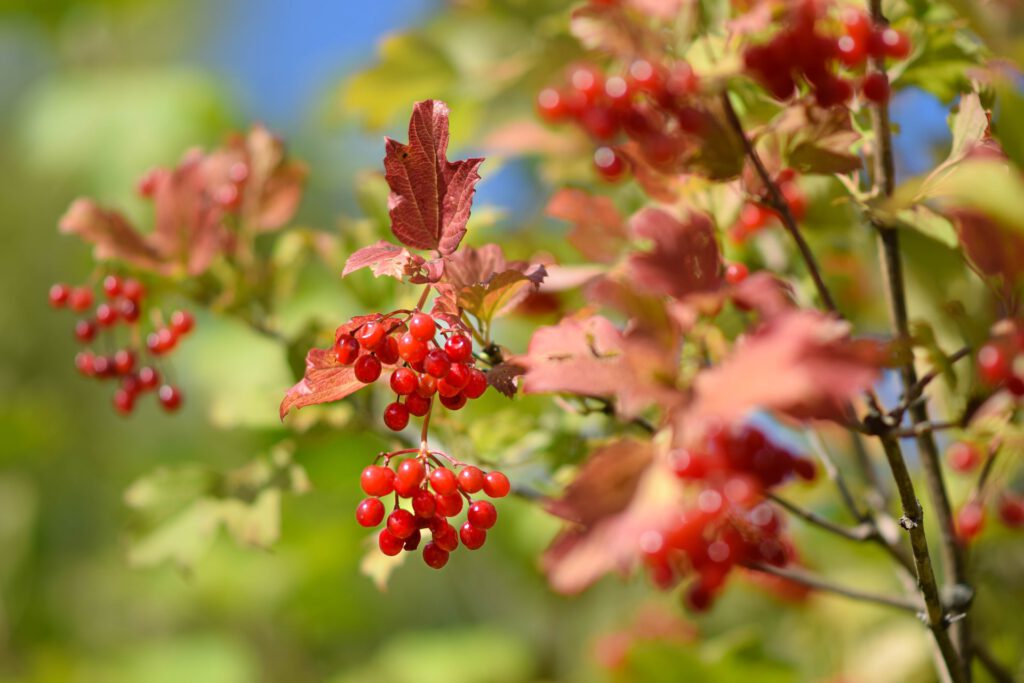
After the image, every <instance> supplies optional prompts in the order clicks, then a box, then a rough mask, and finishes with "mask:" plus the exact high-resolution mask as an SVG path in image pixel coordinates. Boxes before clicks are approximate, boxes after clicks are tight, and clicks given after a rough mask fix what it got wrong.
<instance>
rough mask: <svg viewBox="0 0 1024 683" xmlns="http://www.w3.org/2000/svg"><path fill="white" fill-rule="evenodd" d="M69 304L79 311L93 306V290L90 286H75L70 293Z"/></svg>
mask: <svg viewBox="0 0 1024 683" xmlns="http://www.w3.org/2000/svg"><path fill="white" fill-rule="evenodd" d="M68 306H70V307H71V310H72V311H75V312H77V313H81V312H82V311H85V310H87V309H89V308H92V290H91V289H89V288H88V287H75V288H74V289H72V290H71V293H70V294H69V295H68Z"/></svg>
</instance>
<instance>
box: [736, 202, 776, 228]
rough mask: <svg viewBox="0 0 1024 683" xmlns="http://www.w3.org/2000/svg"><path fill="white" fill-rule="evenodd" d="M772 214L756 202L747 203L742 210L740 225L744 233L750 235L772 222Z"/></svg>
mask: <svg viewBox="0 0 1024 683" xmlns="http://www.w3.org/2000/svg"><path fill="white" fill-rule="evenodd" d="M771 217H772V214H771V213H770V212H768V211H767V210H765V208H764V207H763V206H761V205H760V204H757V203H755V202H747V203H746V204H744V205H743V208H742V209H740V225H741V226H743V229H744V232H745V233H747V234H750V233H752V232H756V231H757V230H758V229H759V228H762V227H764V226H765V224H767V223H768V221H770V220H771Z"/></svg>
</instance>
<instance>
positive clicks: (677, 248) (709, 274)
mask: <svg viewBox="0 0 1024 683" xmlns="http://www.w3.org/2000/svg"><path fill="white" fill-rule="evenodd" d="M629 224H630V229H631V230H632V232H633V234H634V235H635V236H636V237H640V238H646V239H650V240H651V241H652V242H653V243H654V249H653V250H651V251H649V252H642V253H638V254H634V255H632V256H630V257H629V260H628V262H627V266H628V270H629V274H630V276H631V277H632V279H633V280H634V282H636V284H637V285H638V286H639V287H640V288H641V289H644V290H647V291H648V292H651V293H654V294H665V295H668V296H672V297H675V298H677V299H678V298H682V297H685V296H686V295H688V294H696V293H700V292H708V291H712V290H715V289H717V288H718V287H719V286H720V285H721V282H722V277H721V271H722V258H721V254H720V253H719V249H718V243H717V242H716V241H715V230H714V226H713V225H712V223H711V220H710V219H709V218H708V217H707V216H706V215H704V214H699V213H692V214H690V215H689V216H687V218H686V220H685V222H684V221H680V220H677V219H676V218H675V217H673V216H672V215H671V214H669V213H668V212H666V211H663V210H661V209H656V208H651V207H648V208H645V209H641V210H640V211H639V212H638V213H636V214H635V215H634V216H633V217H632V218H631V219H630V221H629Z"/></svg>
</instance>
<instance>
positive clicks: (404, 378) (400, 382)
mask: <svg viewBox="0 0 1024 683" xmlns="http://www.w3.org/2000/svg"><path fill="white" fill-rule="evenodd" d="M390 384H391V390H392V391H393V392H395V393H396V394H398V395H399V396H408V395H409V394H411V393H412V392H414V391H416V387H417V386H418V384H419V377H417V375H416V373H415V372H413V371H412V370H410V369H409V368H398V369H396V370H395V371H394V372H392V373H391V382H390Z"/></svg>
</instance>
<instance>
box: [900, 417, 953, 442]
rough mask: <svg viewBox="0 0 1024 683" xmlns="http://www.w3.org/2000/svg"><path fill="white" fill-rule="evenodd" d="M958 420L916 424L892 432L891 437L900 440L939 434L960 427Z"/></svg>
mask: <svg viewBox="0 0 1024 683" xmlns="http://www.w3.org/2000/svg"><path fill="white" fill-rule="evenodd" d="M960 426H961V424H960V421H959V420H940V421H938V422H917V423H914V425H913V426H911V427H909V428H907V429H896V430H893V432H892V435H893V436H896V437H899V438H901V439H909V438H920V437H922V436H924V435H925V434H930V433H934V432H941V431H943V430H945V429H956V428H958V427H960Z"/></svg>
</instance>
